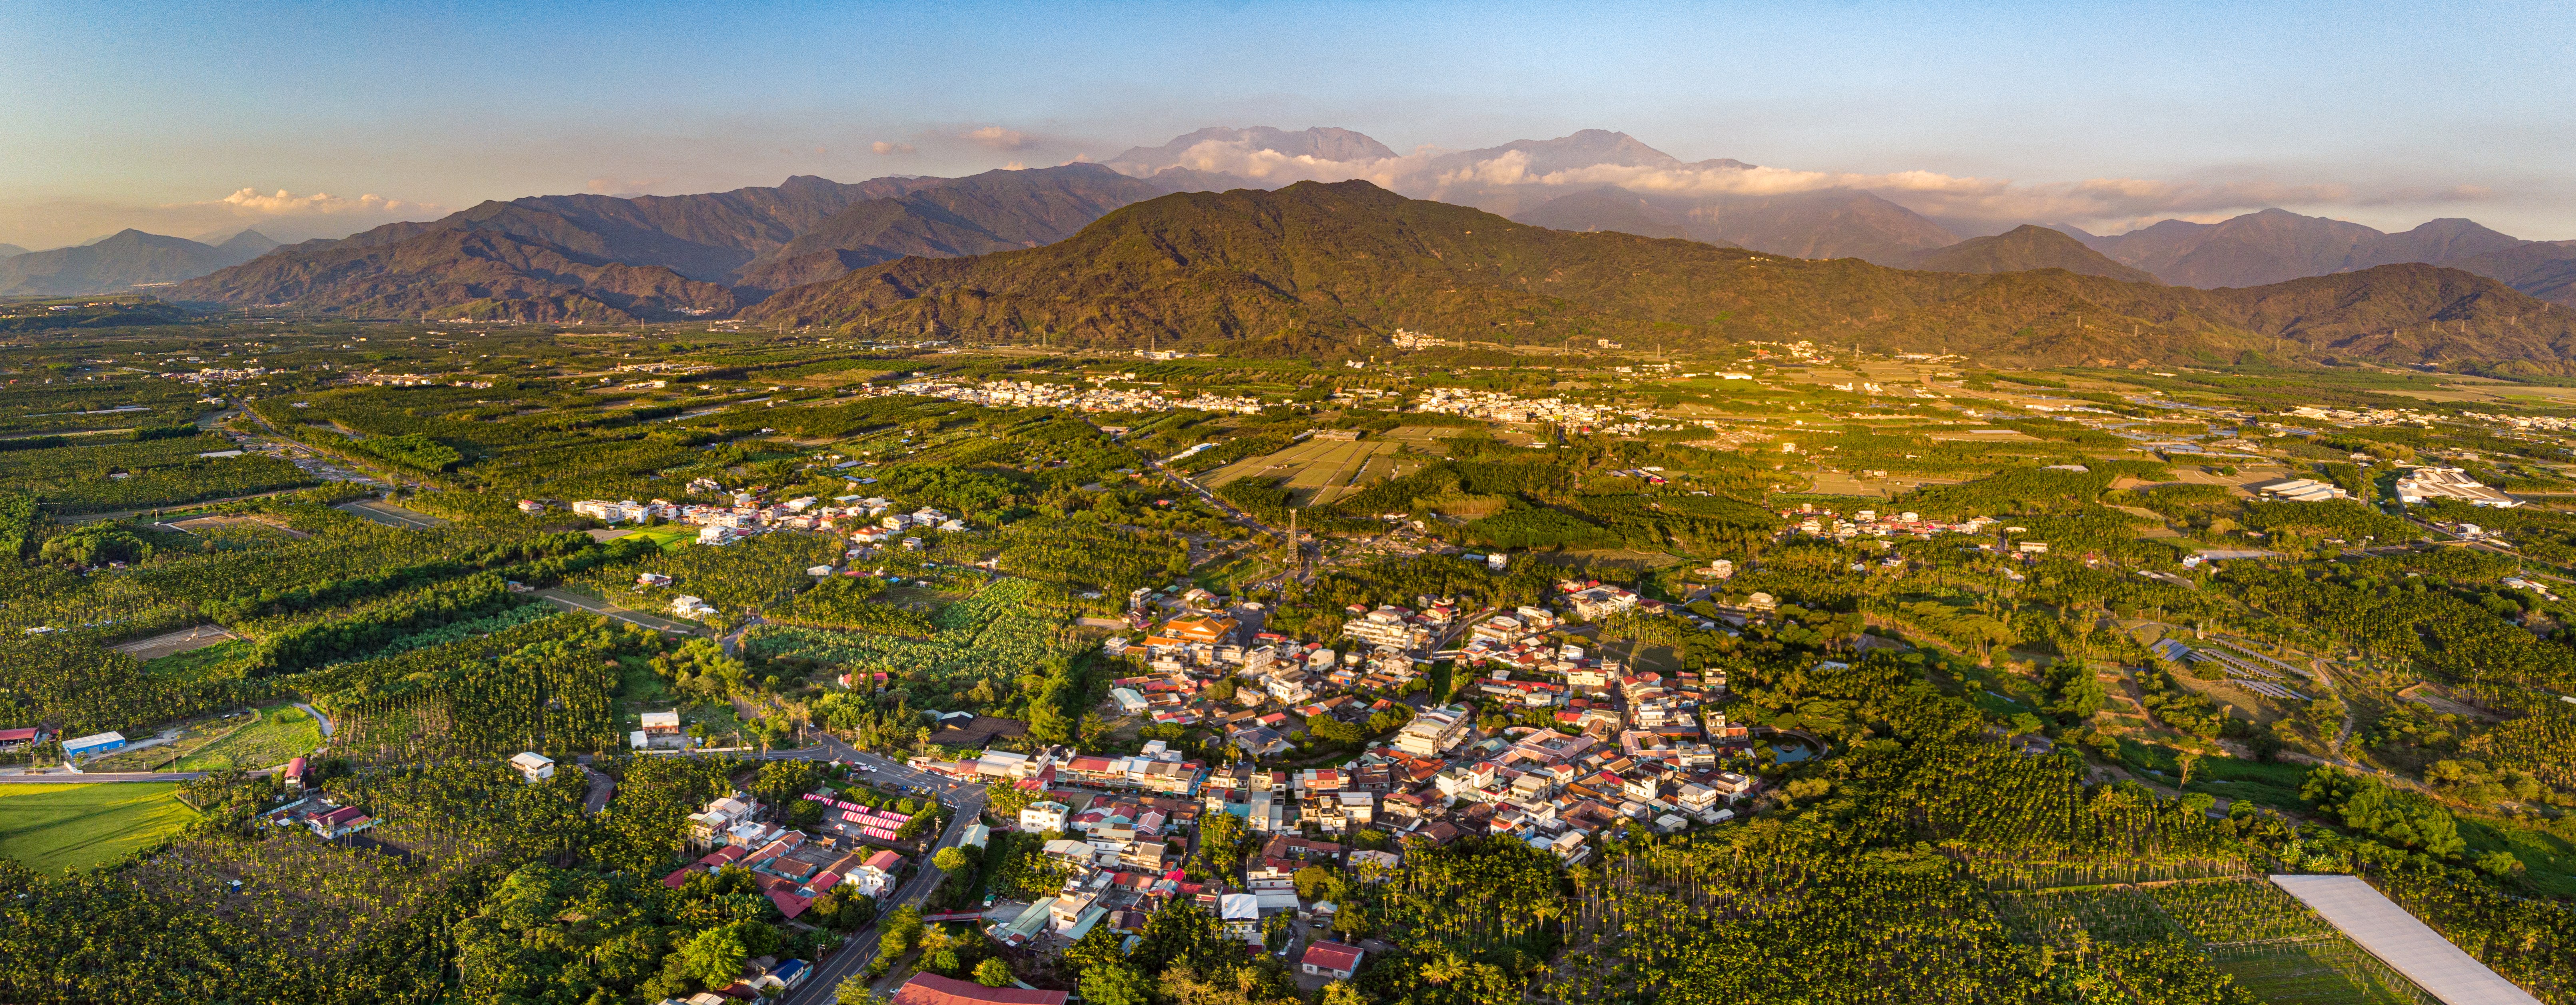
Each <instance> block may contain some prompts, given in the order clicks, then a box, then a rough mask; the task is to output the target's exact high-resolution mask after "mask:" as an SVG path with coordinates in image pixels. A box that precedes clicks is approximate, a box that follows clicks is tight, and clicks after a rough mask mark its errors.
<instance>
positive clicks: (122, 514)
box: [54, 489, 304, 523]
mask: <svg viewBox="0 0 2576 1005" xmlns="http://www.w3.org/2000/svg"><path fill="white" fill-rule="evenodd" d="M302 491H304V490H303V489H279V490H277V491H275V492H261V493H258V494H256V495H246V496H226V497H224V498H222V499H206V500H202V501H199V502H192V503H179V504H174V505H169V506H155V507H153V508H152V509H121V510H113V511H110V512H106V513H65V514H63V515H61V516H58V517H55V518H54V519H56V520H60V521H62V522H64V523H88V522H90V521H93V520H123V519H126V518H128V517H137V516H142V515H143V514H145V513H151V512H154V511H156V510H157V511H159V512H161V513H164V514H168V515H169V516H174V517H175V516H179V515H180V514H182V513H188V512H192V511H195V510H201V509H205V508H207V507H209V506H221V505H223V504H225V503H237V502H249V501H251V500H253V499H266V498H268V497H270V496H282V495H287V494H289V493H294V492H302ZM182 519H185V518H184V517H182Z"/></svg>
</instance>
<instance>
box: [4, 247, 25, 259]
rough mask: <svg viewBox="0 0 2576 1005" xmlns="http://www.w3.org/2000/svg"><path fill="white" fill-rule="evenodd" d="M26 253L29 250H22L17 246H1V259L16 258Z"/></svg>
mask: <svg viewBox="0 0 2576 1005" xmlns="http://www.w3.org/2000/svg"><path fill="white" fill-rule="evenodd" d="M26 253H27V249H25V248H21V247H19V246H17V245H14V244H0V258H15V257H17V256H19V255H23V254H26Z"/></svg>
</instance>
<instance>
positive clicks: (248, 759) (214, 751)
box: [177, 704, 322, 771]
mask: <svg viewBox="0 0 2576 1005" xmlns="http://www.w3.org/2000/svg"><path fill="white" fill-rule="evenodd" d="M321 745H322V725H321V723H320V722H318V721H316V720H315V719H314V718H313V714H312V713H310V712H306V711H305V710H303V709H300V708H297V707H295V706H293V705H288V704H278V705H271V706H269V707H267V708H263V709H260V710H259V721H258V722H255V723H252V724H250V725H248V726H244V727H242V728H241V729H240V730H237V731H235V732H234V733H233V734H232V735H230V736H226V737H224V738H223V739H220V740H217V741H215V742H213V743H210V744H207V745H206V746H205V747H204V749H201V750H198V751H197V752H195V753H193V754H190V755H188V756H186V757H184V758H181V759H180V760H179V763H178V765H177V770H180V771H215V770H218V769H222V768H240V769H242V770H244V771H254V770H257V769H260V768H268V767H275V766H277V765H280V764H284V763H286V762H288V761H290V760H294V759H295V758H297V757H300V756H303V755H305V754H309V753H312V752H313V748H315V747H319V746H321Z"/></svg>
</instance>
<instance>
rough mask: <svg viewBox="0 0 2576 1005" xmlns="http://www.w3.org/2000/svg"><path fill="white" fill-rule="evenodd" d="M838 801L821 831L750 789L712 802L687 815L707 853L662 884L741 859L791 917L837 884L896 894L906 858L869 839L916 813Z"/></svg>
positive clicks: (694, 845) (696, 845) (691, 836)
mask: <svg viewBox="0 0 2576 1005" xmlns="http://www.w3.org/2000/svg"><path fill="white" fill-rule="evenodd" d="M820 801H824V802H830V800H829V799H828V798H825V799H822V800H820ZM835 806H836V808H834V809H827V810H826V812H825V817H826V819H825V822H824V823H823V824H822V825H820V826H818V827H816V828H815V830H816V831H818V832H819V833H815V834H808V833H807V832H805V831H803V830H798V829H793V828H789V827H785V826H782V825H780V824H777V823H774V822H770V821H766V820H763V819H761V818H762V817H763V816H764V813H763V811H764V810H765V809H767V807H766V806H764V805H763V804H761V803H760V802H758V801H756V800H753V799H752V798H751V797H750V796H748V795H745V794H743V793H739V792H737V793H734V794H732V795H728V796H724V797H722V798H719V799H716V800H714V801H712V802H709V803H708V804H707V805H706V806H705V807H703V808H701V809H700V810H699V811H698V812H696V813H692V814H690V815H689V817H688V828H689V830H688V842H689V850H690V851H692V852H701V853H703V854H702V855H701V856H700V857H699V859H698V860H697V861H695V862H692V863H690V864H688V865H685V866H682V867H680V868H679V869H676V870H673V871H672V873H671V874H670V875H668V876H664V877H662V885H664V886H668V887H671V888H673V889H677V888H679V887H681V886H684V885H686V884H687V883H688V881H689V877H690V876H692V875H695V874H697V873H703V872H713V871H716V870H718V869H723V868H726V867H728V866H740V867H742V868H744V869H748V870H751V873H752V876H753V878H754V880H755V881H756V882H758V883H759V884H760V890H761V893H763V894H764V895H766V896H768V898H769V901H770V903H772V904H775V905H777V906H778V911H779V913H781V914H783V915H786V916H787V917H788V918H789V919H790V920H793V919H794V918H796V917H797V916H799V915H802V914H804V913H805V911H806V909H807V908H810V907H812V906H813V905H814V901H815V900H816V899H817V898H820V897H822V896H823V895H824V893H826V892H827V891H830V890H833V889H840V890H844V891H848V892H849V893H854V894H858V895H863V896H868V897H876V898H884V897H887V896H890V895H892V894H893V893H894V892H895V890H896V888H897V887H898V886H899V885H900V884H901V882H902V879H903V871H904V866H905V860H904V857H903V856H902V855H899V854H896V853H895V852H894V851H893V850H892V849H890V848H885V847H879V846H876V845H872V844H870V842H871V841H875V842H879V843H891V841H892V840H893V839H892V837H891V832H888V831H886V830H885V829H884V828H882V827H879V826H877V825H878V824H879V823H882V822H886V821H889V820H891V821H894V822H897V823H900V822H901V821H904V820H908V819H909V818H908V817H904V816H901V815H896V814H885V813H881V812H880V811H876V810H870V809H867V808H865V807H860V806H857V805H856V804H850V806H849V808H847V809H838V808H837V806H838V804H835ZM966 838H967V840H968V843H971V844H974V845H977V846H979V847H980V846H981V845H982V844H983V843H984V841H985V840H986V834H985V832H984V829H983V828H982V827H980V826H978V827H971V828H968V833H967V834H966Z"/></svg>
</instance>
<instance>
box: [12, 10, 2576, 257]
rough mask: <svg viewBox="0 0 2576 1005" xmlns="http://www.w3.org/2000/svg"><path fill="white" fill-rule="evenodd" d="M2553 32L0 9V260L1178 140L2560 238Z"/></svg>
mask: <svg viewBox="0 0 2576 1005" xmlns="http://www.w3.org/2000/svg"><path fill="white" fill-rule="evenodd" d="M2571 10H2576V5H2568V4H2564V3H2559V4H2536V3H2535V4H2521V3H2489V4H2477V5H2466V4H2462V5H2423V4H2414V5H2393V4H2392V5H2381V6H2364V5H2355V6H2350V7H2344V8H2338V9H2324V8H2320V7H2304V6H2279V5H2269V6H2267V5H2248V4H2223V5H2222V4H2208V5H2161V6H2129V5H2121V6H2111V5H2101V6H2078V5H2064V4H2030V5H2020V4H2009V5H2006V4H1997V5H1983V6H1966V5H1955V4H1951V5H1934V4H1871V3H1846V4H1812V5H1794V4H1792V5H1782V4H1760V5H1750V4H1748V5H1728V4H1711V5H1682V4H1640V5H1631V6H1621V5H1566V4H1550V5H1528V4H1511V3H1491V2H1488V3H1479V4H1405V5H1394V4H1319V3H1234V4H1187V5H1184V4H1080V3H1049V4H971V3H970V4H946V5H942V4H920V3H911V4H901V5H868V4H830V5H825V4H749V3H736V4H722V5H717V4H705V5H690V4H661V3H649V2H629V3H620V4H613V5H612V4H596V5H589V4H546V3H535V4H531V3H525V2H521V3H506V4H505V3H481V2H476V3H404V4H400V5H392V4H326V3H274V2H271V3H261V4H243V3H151V2H140V3H136V2H128V3H119V4H114V5H109V4H97V3H68V2H55V0H12V2H10V3H8V4H0V31H5V32H6V34H7V36H8V37H10V38H12V39H14V40H17V41H15V42H13V44H12V47H11V49H12V55H11V58H10V59H8V60H6V61H0V94H5V95H8V96H9V100H6V101H0V136H5V137H6V138H7V139H6V142H5V143H0V179H6V181H7V184H5V185H0V241H5V242H11V243H16V244H20V245H24V246H27V247H45V246H52V245H58V244H63V243H69V242H73V241H78V240H83V239H87V238H90V237H95V236H98V235H100V234H104V233H107V232H110V231H112V230H114V229H117V228H118V227H122V226H138V227H143V228H144V229H148V230H157V231H160V232H165V233H179V234H181V235H182V236H198V235H199V234H203V233H211V232H217V231H228V230H233V229H238V228H240V227H242V226H258V227H261V228H262V229H263V230H268V231H281V232H282V233H278V234H277V235H276V236H281V237H305V236H314V235H318V234H339V233H346V232H348V231H351V230H355V229H359V228H360V227H363V226H371V225H374V224H376V223H381V222H384V221H385V220H388V219H394V218H399V217H405V216H414V217H422V216H429V215H435V214H436V213H437V212H438V211H441V210H452V209H457V208H462V207H464V206H469V205H472V204H473V203H475V202H477V201H480V200H483V199H493V198H500V199H506V198H511V197H514V196H520V195H530V194H539V193H552V192H577V191H618V192H622V191H650V192H656V193H676V192H691V191H709V190H716V189H723V188H732V187H737V186H742V185H765V184H775V183H777V182H778V181H779V180H780V179H781V178H783V177H785V176H787V175H789V174H820V175H823V176H825V177H830V178H835V179H839V180H844V181H855V180H859V179H862V178H867V177H873V176H877V175H883V174H895V173H905V174H958V173H968V172H973V171H979V170H984V169H988V168H993V167H1000V166H1004V165H1006V164H1010V163H1014V162H1017V163H1023V164H1028V165H1032V166H1034V165H1038V164H1042V163H1044V164H1053V163H1059V162H1062V161H1065V160H1068V159H1072V158H1074V157H1076V156H1079V155H1087V156H1089V157H1091V158H1093V159H1105V158H1107V157H1110V156H1114V155H1115V154H1116V153H1118V152H1119V151H1121V150H1123V149H1125V148H1127V147H1129V146H1133V145H1140V144H1141V145H1154V144H1160V143H1162V142H1164V141H1165V140H1168V139H1169V138H1171V137H1172V136H1174V135H1176V134H1179V133H1182V132H1186V131H1188V130H1191V129H1195V128H1198V127H1200V126H1207V125H1272V126H1278V127H1281V128H1288V129H1296V128H1303V127H1306V126H1310V125H1332V126H1344V127H1348V128H1352V129H1357V130H1359V131H1361V132H1365V133H1367V134H1369V135H1371V136H1374V137H1376V138H1377V139H1379V140H1380V141H1382V142H1385V143H1386V144H1388V145H1389V146H1391V147H1394V148H1396V149H1397V150H1399V151H1411V150H1413V149H1415V148H1417V147H1422V146H1432V147H1439V148H1446V149H1467V148H1474V147H1482V146H1490V145H1495V144H1499V143H1503V142H1506V141H1509V140H1513V139H1521V138H1544V137H1551V136H1558V135H1563V134H1565V133H1568V132H1571V131H1574V130H1576V129H1582V128H1596V127H1597V128H1605V129H1615V130H1620V131H1624V132H1627V133H1629V134H1631V135H1634V136H1636V137H1638V138H1639V139H1641V140H1643V141H1645V142H1647V143H1649V144H1651V145H1653V146H1655V147H1657V148H1659V149H1662V150H1665V151H1667V152H1669V153H1672V154H1674V155H1676V156H1679V157H1681V158H1683V159H1685V160H1698V159H1702V158H1709V157H1733V158H1737V159H1740V160H1745V161H1750V162H1753V163H1757V164H1762V165H1766V166H1776V167H1783V168H1791V169H1796V170H1800V171H1815V172H1836V173H1850V174H1854V175H1862V176H1872V177H1896V176H1899V175H1900V174H1902V173H1908V172H1919V173H1923V174H1921V175H1916V176H1913V177H1918V178H1921V177H1930V178H1935V179H1976V180H1979V181H1980V182H1981V183H1982V184H1983V186H1984V187H1982V188H1979V189H1978V192H1980V193H1981V194H1980V195H1979V197H1978V198H1979V199H1980V200H1982V201H1981V202H1980V203H1979V207H1980V208H1979V209H1978V210H1977V212H1980V213H1982V214H1984V215H1985V217H1987V218H1990V219H1991V220H1995V221H2002V220H2007V219H2011V218H2014V217H2017V216H2023V215H2030V216H2032V218H2038V215H2041V214H2054V215H2070V214H2072V213H2074V212H2076V210H2075V209H2073V208H2070V207H2071V206H2073V205H2074V204H2072V203H2070V202H2069V201H2068V200H2067V199H2066V198H2065V197H2064V196H2065V195H2066V193H2068V192H2073V191H2082V192H2087V193H2094V194H2097V195H2098V194H2099V193H2103V192H2118V193H2120V195H2119V197H2118V198H2113V199H2108V200H2103V199H2096V200H2095V202H2094V203H2084V205H2088V206H2090V205H2095V204H2096V203H2098V204H2099V209H2100V212H2099V213H2098V214H2097V215H2096V216H2095V217H2094V225H2096V226H2110V227H2114V228H2116V227H2118V226H2125V225H2134V223H2135V222H2139V221H2143V220H2146V219H2149V218H2153V217H2155V216H2158V215H2177V216H2189V217H2193V218H2204V217H2208V218H2214V217H2217V216H2224V215H2228V214H2229V213H2230V212H2232V211H2235V210H2236V209H2238V208H2254V205H2270V204H2275V203H2277V204H2280V205H2284V206H2286V207H2288V208H2291V209H2294V210H2298V211H2301V212H2309V213H2315V214H2318V215H2326V216H2336V217H2342V218H2347V219H2353V220H2357V221H2359V222H2362V223H2367V224H2370V225H2373V226H2377V227H2381V228H2382V229H2403V228H2405V227H2409V226H2412V225H2414V224H2415V223H2418V222H2421V221H2422V220H2424V219H2427V218H2430V217H2436V216H2466V217H2470V218H2473V219H2476V220H2479V221H2480V222H2483V223H2486V224H2488V225H2490V226H2493V227H2496V228H2497V229H2500V230H2503V231H2505V232H2507V233H2511V234H2515V235H2517V236H2523V237H2532V238H2570V237H2576V199H2571V198H2570V197H2569V193H2570V192H2571V191H2576V188H2571V184H2570V183H2571V181H2576V177H2571V175H2576V156H2571V154H2576V72H2572V71H2576V65H2571V63H2576V14H2572V13H2571ZM977 130H986V132H985V133H983V134H982V135H983V136H984V137H985V139H983V140H982V141H978V140H976V139H970V138H968V137H970V136H972V135H975V134H976V131H977ZM875 144H885V145H886V146H885V149H887V150H889V151H891V152H889V153H879V152H877V151H876V147H875V146H874V145H875ZM906 148H909V151H910V152H905V150H906ZM2106 180H2107V181H2106ZM2086 183H2093V184H2092V185H2091V186H2090V187H2085V186H2086ZM1929 184H1932V185H1933V187H1940V186H1941V185H1944V184H1949V183H1947V182H1939V181H1936V182H1933V183H1929ZM244 190H248V191H247V194H237V193H243V192H244ZM281 191H282V192H284V193H286V195H285V196H284V197H280V196H278V195H277V193H279V192H281ZM321 195H327V196H329V197H330V198H328V199H323V198H317V196H321ZM369 195H372V196H375V197H376V199H375V200H374V201H367V200H365V199H364V198H363V197H365V196H369ZM228 196H229V197H231V201H229V202H227V201H225V200H226V199H227V197H228ZM1891 197H1895V198H1898V199H1899V201H1907V200H1906V199H1905V198H1903V197H1901V196H1894V195H1892V196H1891ZM2088 198H2089V196H2088ZM2220 203H2231V204H2253V205H2245V206H2242V207H2240V206H2237V205H2218V204H2220ZM1909 204H1911V203H1909Z"/></svg>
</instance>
